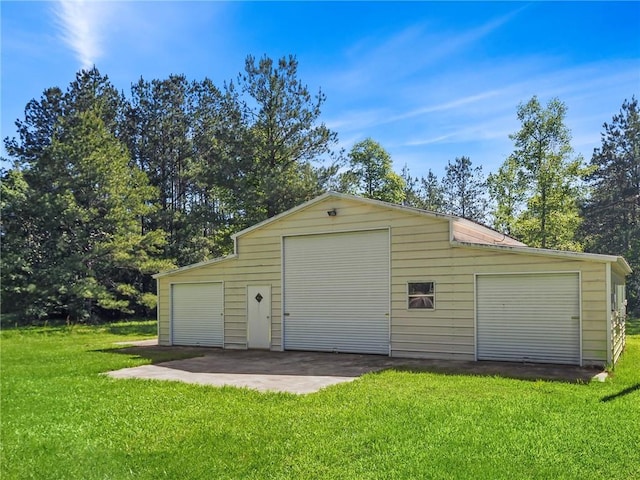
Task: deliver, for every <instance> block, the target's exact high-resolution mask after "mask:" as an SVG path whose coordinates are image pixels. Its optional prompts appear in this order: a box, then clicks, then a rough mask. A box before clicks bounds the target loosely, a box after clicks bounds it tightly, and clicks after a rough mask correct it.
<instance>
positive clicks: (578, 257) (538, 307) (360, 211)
mask: <svg viewBox="0 0 640 480" xmlns="http://www.w3.org/2000/svg"><path fill="white" fill-rule="evenodd" d="M234 241H235V252H234V254H232V255H229V256H227V257H224V258H219V259H215V260H210V261H206V262H202V263H198V264H194V265H189V266H186V267H182V268H179V269H176V270H172V271H169V272H163V273H159V274H157V275H155V278H156V279H157V282H158V334H159V343H160V344H161V345H202V346H212V347H222V348H233V349H247V348H258V349H271V350H276V351H282V350H310V351H326V352H345V353H370V354H382V355H390V356H394V357H414V358H434V359H455V360H500V361H516V362H523V361H526V362H536V363H559V364H572V365H603V364H607V363H609V364H611V363H614V362H615V361H616V360H617V358H618V357H619V355H620V353H621V352H622V349H623V347H624V314H625V312H624V310H625V303H626V302H625V297H624V292H625V277H626V276H627V275H628V274H629V273H631V269H630V268H629V265H628V264H627V262H626V261H625V260H624V259H623V258H622V257H618V256H611V255H596V254H589V253H575V252H564V251H557V250H543V249H538V248H531V247H527V246H526V245H524V244H523V243H521V242H518V241H517V240H515V239H513V238H510V237H508V236H505V235H503V234H501V233H498V232H496V231H494V230H492V229H490V228H487V227H485V226H482V225H480V224H477V223H475V222H472V221H469V220H466V219H463V218H458V217H455V216H451V215H442V214H437V213H433V212H428V211H424V210H419V209H415V208H410V207H404V206H399V205H393V204H389V203H385V202H380V201H377V200H370V199H365V198H360V197H354V196H350V195H345V194H338V193H326V194H324V195H321V196H319V197H317V198H315V199H313V200H311V201H309V202H306V203H304V204H302V205H300V206H298V207H296V208H293V209H291V210H289V211H287V212H284V213H282V214H280V215H278V216H276V217H273V218H270V219H268V220H266V221H264V222H262V223H259V224H257V225H255V226H253V227H250V228H248V229H246V230H243V231H241V232H239V233H237V234H236V235H234Z"/></svg>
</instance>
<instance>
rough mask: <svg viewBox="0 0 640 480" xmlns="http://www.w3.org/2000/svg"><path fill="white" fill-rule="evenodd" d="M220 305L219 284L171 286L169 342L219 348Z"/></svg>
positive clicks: (222, 322)
mask: <svg viewBox="0 0 640 480" xmlns="http://www.w3.org/2000/svg"><path fill="white" fill-rule="evenodd" d="M223 305H224V294H223V289H222V283H177V284H174V285H172V286H171V325H172V344H173V345H199V346H207V347H222V345H223V341H224V315H223V311H224V310H223Z"/></svg>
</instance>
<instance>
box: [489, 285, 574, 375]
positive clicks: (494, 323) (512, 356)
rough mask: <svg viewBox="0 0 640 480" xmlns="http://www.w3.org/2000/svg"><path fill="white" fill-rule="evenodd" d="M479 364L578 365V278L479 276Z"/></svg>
mask: <svg viewBox="0 0 640 480" xmlns="http://www.w3.org/2000/svg"><path fill="white" fill-rule="evenodd" d="M476 294H477V306H476V308H477V311H476V315H477V342H478V344H477V349H478V360H506V361H528V362H538V363H566V364H580V285H579V277H578V274H577V273H561V274H527V275H520V274H518V275H479V276H478V277H477V287H476Z"/></svg>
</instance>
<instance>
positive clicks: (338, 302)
mask: <svg viewBox="0 0 640 480" xmlns="http://www.w3.org/2000/svg"><path fill="white" fill-rule="evenodd" d="M284 303H285V306H284V312H285V316H284V348H285V349H286V350H317V351H336V352H351V353H379V354H385V355H388V354H389V316H388V315H389V232H388V230H375V231H361V232H349V233H334V234H323V235H306V236H297V237H286V238H285V239H284Z"/></svg>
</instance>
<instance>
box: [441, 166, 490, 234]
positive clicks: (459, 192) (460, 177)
mask: <svg viewBox="0 0 640 480" xmlns="http://www.w3.org/2000/svg"><path fill="white" fill-rule="evenodd" d="M445 171H446V173H445V177H444V179H443V180H442V188H443V197H444V207H445V210H446V213H451V214H453V215H458V216H460V217H464V218H468V219H471V220H475V221H477V222H483V221H484V220H485V217H486V215H487V208H488V206H487V199H486V198H485V197H484V190H485V186H486V184H485V179H484V176H483V174H482V167H480V166H478V167H473V165H472V162H471V159H470V158H469V157H458V158H456V159H455V160H454V162H453V163H451V162H448V163H447V166H446V168H445Z"/></svg>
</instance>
